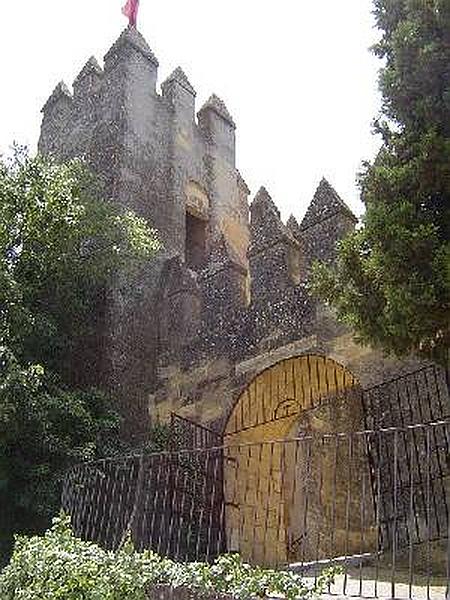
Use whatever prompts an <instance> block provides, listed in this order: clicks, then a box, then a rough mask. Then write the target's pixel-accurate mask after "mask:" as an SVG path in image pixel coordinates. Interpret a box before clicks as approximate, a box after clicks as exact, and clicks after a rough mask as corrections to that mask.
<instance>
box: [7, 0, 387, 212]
mask: <svg viewBox="0 0 450 600" xmlns="http://www.w3.org/2000/svg"><path fill="white" fill-rule="evenodd" d="M124 1H125V0H39V1H38V0H21V2H18V1H17V0H15V1H12V2H6V1H5V2H2V10H1V25H0V28H1V34H0V57H1V58H0V60H1V82H2V87H1V92H0V151H1V152H5V151H7V150H8V147H9V146H10V144H11V142H12V141H13V140H16V141H17V142H19V143H23V144H27V145H29V146H30V147H31V149H32V150H34V149H35V147H36V143H37V138H38V134H39V126H40V120H41V115H40V109H41V107H42V105H43V104H44V102H45V100H46V98H47V97H48V96H49V94H50V92H51V91H52V89H53V88H54V87H55V85H56V84H57V83H58V81H59V80H61V79H64V80H65V81H66V83H68V84H71V82H72V81H73V79H74V78H75V76H76V75H77V73H78V72H79V71H80V69H81V67H82V66H83V64H84V63H85V61H86V60H87V59H88V58H89V56H91V55H92V54H93V55H95V56H96V57H97V58H98V59H99V61H102V58H103V56H104V54H105V53H106V51H107V49H108V48H109V47H110V45H111V44H112V42H113V41H114V40H115V39H116V38H117V37H118V35H119V34H120V32H121V30H122V28H123V27H125V26H126V20H125V18H124V17H123V16H122V15H121V6H122V4H124ZM371 3H372V2H371V0H340V1H337V0H277V1H274V0H227V1H226V2H217V1H214V0H190V1H189V0H141V10H140V16H139V29H140V30H141V32H142V33H143V35H144V36H145V38H146V39H147V41H148V42H149V44H150V46H151V48H152V49H153V51H154V53H155V54H156V56H157V57H158V59H159V61H160V76H159V81H160V83H161V82H162V81H163V80H164V78H165V77H166V76H167V75H168V74H169V73H170V72H171V71H172V70H173V69H174V68H175V67H176V66H178V65H180V66H181V67H182V68H183V69H184V70H185V72H186V73H187V75H188V77H189V78H190V81H191V83H192V84H193V86H194V87H195V88H196V90H197V102H198V104H197V108H200V106H201V104H202V103H203V102H204V101H205V100H206V99H207V97H208V96H209V95H210V93H211V92H215V93H217V94H218V95H219V96H221V97H222V99H223V100H224V101H225V103H226V104H227V106H228V108H229V110H230V112H231V113H232V115H233V117H234V119H235V121H236V123H237V127H238V130H237V136H238V138H237V141H238V147H237V151H238V155H237V156H238V168H239V169H240V171H241V172H242V174H243V176H244V178H245V179H246V181H247V183H248V185H249V186H250V188H251V190H252V195H253V194H254V193H256V191H257V190H258V188H259V187H260V186H261V185H265V186H266V187H267V188H268V190H269V191H270V192H271V194H272V196H273V198H274V200H275V201H276V203H277V204H278V206H279V207H280V209H281V211H282V215H283V217H284V218H287V217H288V216H289V214H290V213H293V214H294V215H296V216H297V217H301V216H302V214H303V213H304V211H305V209H306V206H307V204H308V202H309V201H310V199H311V197H312V195H313V192H314V189H315V187H316V186H317V184H318V183H319V181H320V179H321V177H322V176H325V177H327V178H328V179H329V180H330V182H331V183H332V184H333V185H334V186H335V188H336V189H337V191H338V192H339V193H340V195H341V196H342V197H343V198H344V200H346V201H347V202H348V204H349V205H350V206H351V208H352V209H353V210H354V211H355V212H356V213H357V214H360V213H361V210H362V209H361V204H360V202H359V199H358V190H357V188H356V185H355V176H356V173H357V171H358V169H359V166H360V164H361V161H362V160H363V159H368V158H369V159H370V158H372V157H373V156H374V153H375V152H376V149H377V147H378V140H377V138H375V137H374V136H373V135H372V134H371V121H372V119H373V117H374V116H375V115H376V114H377V111H378V110H379V96H378V93H377V83H376V81H377V70H378V68H379V64H378V62H377V60H376V59H375V58H374V57H373V56H372V55H371V54H370V52H369V50H368V49H369V46H370V45H371V44H372V43H373V42H374V41H375V40H376V39H377V35H378V34H377V32H376V31H375V30H374V29H373V20H372V16H371V12H370V11H371Z"/></svg>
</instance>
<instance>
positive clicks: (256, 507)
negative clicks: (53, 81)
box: [39, 27, 450, 564]
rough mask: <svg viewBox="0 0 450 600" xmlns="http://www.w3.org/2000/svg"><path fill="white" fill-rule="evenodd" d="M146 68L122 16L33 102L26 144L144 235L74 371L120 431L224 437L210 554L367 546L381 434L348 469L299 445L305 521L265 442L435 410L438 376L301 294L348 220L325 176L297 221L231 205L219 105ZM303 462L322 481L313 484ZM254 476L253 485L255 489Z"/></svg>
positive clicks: (240, 193) (255, 555)
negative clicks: (365, 341) (220, 548)
mask: <svg viewBox="0 0 450 600" xmlns="http://www.w3.org/2000/svg"><path fill="white" fill-rule="evenodd" d="M157 73H158V60H157V59H156V57H155V55H154V54H153V52H152V50H151V49H150V47H149V46H148V44H147V43H146V41H145V40H144V38H143V37H142V36H141V34H140V33H139V32H138V31H137V30H136V28H134V27H128V28H127V29H126V30H125V31H123V33H122V34H121V35H120V37H119V38H118V40H117V41H116V42H115V43H114V44H113V46H112V47H111V49H110V50H109V51H108V52H107V54H106V56H105V61H104V67H103V69H102V68H101V67H100V66H99V64H98V63H97V61H96V60H95V59H94V58H91V59H90V60H89V61H88V62H87V63H86V65H85V66H84V67H83V69H82V70H81V72H80V74H79V75H78V76H77V78H76V79H75V81H74V83H73V94H72V93H71V92H70V91H69V89H68V88H67V87H66V86H65V85H64V84H63V83H60V84H59V85H58V86H57V87H56V89H55V90H54V92H53V93H52V95H51V96H50V98H49V99H48V101H47V102H46V104H45V106H44V108H43V123H42V130H41V137H40V141H39V150H40V152H42V153H45V154H48V153H50V154H53V155H54V156H56V157H57V158H58V159H65V158H70V157H76V156H82V157H85V159H86V160H87V162H88V164H89V165H90V166H91V167H92V169H93V171H94V172H95V173H96V175H97V176H98V178H99V182H100V186H101V190H102V194H103V196H104V197H106V198H110V199H112V201H114V202H116V203H119V204H120V205H121V206H123V207H124V208H130V209H133V210H134V211H135V212H136V213H137V214H139V215H141V216H142V217H144V218H145V219H146V220H147V221H148V222H149V223H150V224H151V225H152V226H153V227H154V228H155V229H157V231H158V235H159V238H160V240H161V242H162V250H161V251H160V252H159V253H158V255H157V256H156V257H155V258H154V259H152V260H151V261H149V263H148V265H147V267H146V268H143V269H142V270H141V271H140V272H139V273H138V274H135V275H134V276H133V278H132V279H129V278H128V279H126V280H124V281H121V280H117V279H116V280H115V281H113V282H112V283H111V287H110V289H109V290H107V292H106V293H105V297H104V298H101V299H99V306H98V307H96V310H98V321H99V324H98V332H97V334H96V335H95V336H94V338H93V339H92V340H86V341H85V342H86V343H85V345H84V346H83V348H82V349H81V350H80V352H79V356H76V357H74V364H75V365H76V369H75V370H76V371H77V373H76V375H75V377H77V381H78V383H79V384H82V385H83V384H96V383H97V384H98V383H101V384H102V385H105V386H107V387H109V388H110V389H112V390H113V391H114V392H115V394H116V396H118V397H119V399H120V401H121V403H122V406H121V408H122V412H123V415H124V417H125V420H126V425H125V430H126V433H127V434H128V435H129V436H130V437H132V438H134V439H135V440H138V441H139V440H142V439H145V434H146V432H148V426H149V424H150V423H151V422H152V421H154V420H161V421H166V422H167V421H168V420H169V419H170V418H171V416H172V415H173V414H176V415H177V416H178V417H181V418H182V419H186V421H185V422H187V423H195V424H198V425H197V426H199V425H201V426H203V427H205V426H206V427H207V429H202V431H204V432H207V434H208V435H210V434H214V435H217V438H215V439H214V440H213V443H223V444H224V446H225V447H226V450H225V451H224V452H225V454H224V456H225V457H226V460H224V463H223V472H222V477H223V492H222V491H221V494H222V493H223V500H224V506H225V509H224V510H225V523H226V525H225V527H226V539H227V542H226V547H227V549H228V550H234V551H240V552H241V553H242V554H243V556H245V557H246V558H252V560H255V561H257V562H262V563H264V562H265V563H268V564H277V562H279V561H280V560H281V561H282V562H286V561H287V560H299V557H300V556H302V557H303V558H302V560H303V559H304V558H305V556H306V557H307V559H316V558H317V557H318V556H320V557H322V556H328V554H327V552H329V550H327V549H326V548H325V547H323V548H322V547H320V548H319V546H318V545H317V544H316V545H314V544H315V542H314V541H313V538H315V537H317V538H318V537H319V533H320V532H325V533H326V535H325V538H327V536H329V535H331V537H332V538H334V539H335V544H336V545H335V549H334V552H335V554H332V555H333V556H334V555H343V554H344V553H345V555H347V554H348V552H350V553H360V552H362V551H369V550H370V548H373V547H375V548H377V549H378V546H377V543H378V537H377V535H378V533H377V530H376V529H375V528H374V524H373V516H372V517H371V519H369V520H368V521H367V524H365V525H364V531H363V530H362V529H361V527H362V525H361V517H360V512H361V510H362V509H361V507H363V511H364V510H366V500H367V498H366V499H365V495H364V492H361V481H366V480H369V478H370V473H371V470H370V469H372V470H373V465H374V464H375V465H378V470H379V472H381V471H382V472H383V473H384V472H388V471H389V468H390V467H389V464H390V462H389V461H390V458H389V457H390V455H391V449H390V447H388V446H387V447H386V448H387V449H386V451H384V452H383V453H380V455H379V456H378V455H376V452H375V454H373V453H372V458H371V462H370V461H369V459H368V458H367V452H366V451H364V452H362V453H361V455H360V456H353V459H352V468H353V469H354V472H355V474H356V475H355V477H352V479H351V483H349V481H350V480H349V474H350V470H349V469H350V467H349V462H348V456H347V454H346V452H348V451H347V449H346V448H341V449H340V450H339V452H338V450H337V442H336V451H335V453H334V454H333V452H332V450H330V448H328V449H324V447H319V446H318V447H317V448H316V450H317V457H316V459H315V462H314V464H313V468H312V471H314V472H313V474H312V475H311V476H310V479H309V480H308V483H307V485H308V486H309V487H310V488H311V490H312V491H311V494H310V499H309V504H308V506H309V509H308V510H309V516H308V519H309V521H308V528H309V534H308V535H307V532H306V530H305V524H304V523H303V521H304V520H305V519H306V512H307V509H306V508H305V511H306V512H305V513H304V517H302V514H303V513H302V509H301V506H302V502H303V500H302V497H301V494H300V492H301V489H300V488H298V489H297V479H302V477H301V472H302V471H301V468H303V467H301V465H302V464H303V463H301V461H300V460H299V459H298V457H297V451H295V457H294V456H293V455H292V451H291V452H290V453H289V452H288V451H287V450H286V447H282V446H281V445H280V444H278V445H275V446H274V444H273V442H272V440H277V441H283V440H284V441H286V443H287V442H289V441H292V440H296V443H297V440H298V439H301V438H302V435H303V434H305V433H324V432H325V433H336V432H339V433H343V434H345V433H348V432H357V431H361V430H364V429H379V428H380V427H392V426H394V427H395V426H402V427H403V426H405V425H409V424H413V423H418V422H427V421H433V420H439V419H443V418H448V416H449V412H450V411H449V406H450V403H449V401H448V391H447V387H446V384H445V377H444V373H443V372H442V371H439V370H438V371H435V370H433V371H430V373H431V375H432V377H431V376H429V375H430V373H429V372H428V371H427V369H428V368H430V369H435V367H431V366H430V367H428V366H427V365H426V364H424V363H423V362H419V361H417V360H415V359H414V358H411V359H410V360H405V361H401V362H400V361H397V360H393V359H388V358H386V357H383V356H382V355H381V354H380V353H379V352H377V351H375V350H373V349H371V348H367V347H364V348H363V347H360V346H358V345H357V344H356V343H355V342H354V341H353V338H352V334H351V332H350V331H349V330H347V329H346V328H345V327H343V326H341V325H339V324H338V323H337V321H336V320H335V318H334V316H333V314H332V313H331V312H330V311H329V310H328V309H327V308H326V307H325V306H323V305H321V304H320V303H318V302H317V301H316V300H314V299H313V298H312V297H311V295H310V294H309V293H308V288H307V279H308V272H309V270H310V266H311V264H312V262H313V261H314V260H315V259H320V260H324V261H332V260H333V258H334V256H335V247H336V242H337V241H338V240H339V239H341V238H342V237H343V236H344V235H345V234H347V233H348V232H350V231H351V230H352V229H353V228H354V227H355V225H356V223H357V219H356V218H355V216H354V215H353V214H352V212H351V211H350V210H349V208H348V207H347V206H346V204H345V203H344V202H343V201H342V200H341V198H340V197H339V195H338V194H337V193H336V191H335V190H334V189H333V188H332V187H331V185H330V184H329V183H328V182H327V181H326V180H322V181H321V182H320V185H319V187H318V189H317V191H316V193H315V195H314V198H313V199H312V202H311V204H310V206H309V207H308V209H307V211H306V214H305V215H304V217H303V219H302V220H301V221H300V222H298V221H297V220H296V219H295V218H294V217H290V219H289V220H288V222H287V223H286V224H285V223H283V221H282V220H281V218H280V213H279V211H278V209H277V207H276V204H275V203H274V201H273V200H272V198H271V197H270V194H269V193H268V191H267V190H266V189H265V188H263V187H262V188H261V189H260V190H259V192H258V193H257V194H256V196H255V198H254V199H253V201H252V202H251V204H250V206H249V200H248V198H249V194H250V192H249V189H248V187H247V185H246V184H245V181H244V179H243V177H242V176H241V174H240V173H239V171H238V170H237V168H236V161H235V145H236V126H235V123H234V121H233V118H232V116H231V115H230V113H229V112H228V110H227V108H226V106H225V104H224V103H223V102H222V100H220V99H219V98H218V97H217V96H215V95H212V96H211V97H210V98H209V100H208V101H207V102H206V103H205V104H204V105H203V106H202V107H201V108H200V110H199V111H198V113H197V116H196V113H195V110H196V107H195V96H196V94H195V89H194V88H193V86H192V85H191V83H190V82H189V80H188V78H187V77H186V75H185V74H184V72H183V71H182V70H181V69H180V68H177V69H176V70H175V71H174V72H173V73H172V74H171V75H170V76H169V77H168V78H167V79H166V81H164V82H163V83H162V84H161V91H160V92H158V91H157ZM435 372H437V373H438V374H437V376H435ZM409 377H412V379H408V378H409ZM394 380H395V381H394ZM392 381H394V383H393V384H392V385H391V383H390V382H392ZM398 382H400V383H398ZM318 437H320V436H318ZM350 437H351V436H350ZM217 440H219V442H218V441H217ZM210 441H211V440H210ZM267 441H271V452H270V456H266V455H265V454H264V452H263V449H262V448H263V447H262V446H260V451H259V457H258V456H257V454H258V453H257V452H254V453H253V454H252V453H251V451H250V450H249V451H248V452H245V451H244V452H241V451H240V450H239V449H240V448H242V447H244V448H245V447H249V446H248V444H254V443H258V444H259V443H264V442H267ZM243 444H244V446H242V445H243ZM245 445H247V446H245ZM266 449H267V448H266ZM372 450H373V449H372ZM263 454H264V455H263ZM422 459H423V456H422ZM400 460H401V462H402V469H403V470H404V471H405V472H406V473H409V471H408V469H407V468H406V469H405V468H404V466H405V465H404V462H405V461H406V458H405V457H402V458H401V459H400ZM303 462H304V461H303ZM303 466H304V465H303ZM221 468H222V467H221ZM439 468H440V467H439ZM319 473H326V474H327V477H328V478H330V477H331V478H334V483H333V484H331V483H330V485H329V486H328V487H326V486H323V485H322V484H321V483H320V482H321V481H322V476H321V475H320V476H319ZM446 473H447V472H446ZM216 474H217V473H216ZM149 477H150V476H149ZM440 477H441V479H442V477H443V475H442V473H441V475H440ZM441 479H439V481H441ZM150 481H153V480H152V479H151V477H150ZM256 481H260V482H266V484H267V487H266V488H264V489H267V492H262V491H261V490H260V489H259V484H258V486H256V483H255V482H256ZM408 481H409V479H408ZM269 482H270V485H269ZM130 485H132V484H131V483H130ZM386 485H387V484H386ZM255 486H256V487H257V489H256V488H255ZM363 487H364V484H363ZM249 488H250V492H251V493H250V494H249V493H248V492H249ZM258 489H259V492H258ZM302 489H303V491H304V488H302ZM333 489H334V490H337V491H338V497H339V499H340V500H342V498H345V497H346V495H348V494H350V497H352V498H353V499H352V501H351V503H350V502H348V503H345V502H344V503H342V502H341V503H340V504H339V505H338V508H337V509H335V508H334V509H332V508H330V507H332V506H334V505H335V501H334V496H333V491H332V490H333ZM408 489H409V488H408ZM317 490H319V491H317ZM152 493H153V492H152ZM383 493H384V492H383ZM439 493H440V495H439V494H438V495H437V497H439V498H440V499H441V501H440V504H439V506H441V507H445V506H446V502H445V498H444V496H442V494H443V492H442V490H441V492H439ZM361 494H363V495H362V496H361ZM389 494H390V492H389V490H388V492H387V493H386V494H385V495H386V498H385V497H384V496H383V502H384V505H383V506H384V508H383V511H384V512H383V514H384V513H385V516H386V515H387V516H386V519H387V521H386V522H388V517H389V514H390V513H389V510H390V508H389V507H390V506H391V505H392V504H393V502H392V498H391V496H390V495H389ZM442 498H444V499H442ZM194 500H195V502H197V498H195V499H194ZM112 502H113V500H112V499H109V500H108V501H107V502H106V503H107V504H108V505H109V504H111V503H112ZM183 506H184V500H183ZM141 508H142V507H141ZM439 510H441V509H439ZM164 511H166V512H167V510H166V508H164V510H163V512H162V513H161V514H165V513H164ZM371 511H372V513H373V507H372V508H371V507H369V505H368V506H367V511H366V512H367V514H369V513H370V512H371ZM437 512H439V511H437ZM441 512H442V514H444V512H445V511H444V508H442V511H441ZM100 513H101V510H100ZM100 513H99V514H100ZM250 513H251V515H252V516H251V518H249V519H244V521H243V520H242V515H243V514H245V515H247V514H250ZM349 515H351V518H350V516H349ZM336 518H337V519H338V521H339V523H341V525H337V524H336ZM442 518H444V517H442ZM243 522H245V524H243ZM281 523H284V524H285V526H284V527H281V526H280V524H281ZM345 523H346V524H345ZM362 531H363V533H364V536H363V537H364V546H362V545H361V544H362V542H361V539H362V538H361V532H362ZM255 532H256V538H255ZM311 532H312V533H311ZM317 532H318V533H317ZM316 534H317V535H316ZM258 536H259V537H258ZM325 538H324V539H325ZM255 539H256V540H259V541H258V542H257V543H255ZM327 539H328V538H327ZM297 545H298V547H297ZM377 551H378V550H377ZM442 555H443V556H444V553H442Z"/></svg>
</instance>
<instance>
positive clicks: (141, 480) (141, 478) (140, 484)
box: [119, 451, 144, 548]
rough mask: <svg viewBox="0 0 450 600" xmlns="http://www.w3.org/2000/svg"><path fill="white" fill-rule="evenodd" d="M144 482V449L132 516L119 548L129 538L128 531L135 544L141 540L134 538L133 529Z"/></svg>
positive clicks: (140, 460) (140, 458)
mask: <svg viewBox="0 0 450 600" xmlns="http://www.w3.org/2000/svg"><path fill="white" fill-rule="evenodd" d="M143 484H144V452H143V451H142V454H141V455H140V457H139V470H138V479H137V483H136V491H135V494H134V502H133V509H132V511H131V513H130V518H129V519H128V524H127V526H126V527H125V529H124V531H123V535H122V540H121V542H120V544H119V548H122V547H123V545H124V543H125V541H126V539H127V535H128V533H129V534H130V536H131V539H132V541H133V543H134V544H137V543H138V542H139V540H137V539H136V540H134V539H133V530H134V528H135V525H136V523H135V521H136V515H137V513H138V508H139V504H140V503H141V496H142V488H143Z"/></svg>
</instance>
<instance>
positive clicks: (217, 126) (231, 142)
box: [198, 94, 236, 167]
mask: <svg viewBox="0 0 450 600" xmlns="http://www.w3.org/2000/svg"><path fill="white" fill-rule="evenodd" d="M198 123H199V126H200V128H201V130H202V132H203V135H204V136H205V138H206V139H207V140H208V142H209V143H210V144H211V145H213V146H215V147H216V148H217V151H218V153H220V156H222V157H223V158H224V159H226V160H227V161H228V162H229V164H230V165H232V166H233V167H234V166H235V162H236V135H235V130H236V124H235V122H234V120H233V117H232V116H231V115H230V113H229V111H228V109H227V107H226V106H225V103H224V102H223V100H221V99H220V98H219V97H218V96H216V95H215V94H212V96H210V98H209V99H208V100H207V101H206V102H205V104H204V105H203V106H202V108H201V109H200V110H199V112H198Z"/></svg>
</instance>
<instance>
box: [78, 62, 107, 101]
mask: <svg viewBox="0 0 450 600" xmlns="http://www.w3.org/2000/svg"><path fill="white" fill-rule="evenodd" d="M102 79H103V70H102V68H101V67H100V65H99V64H98V62H97V59H96V58H95V56H91V57H90V59H89V60H88V61H87V63H86V64H85V65H84V67H83V68H82V69H81V71H80V72H79V73H78V75H77V77H76V78H75V80H74V82H73V93H74V96H75V98H79V99H81V100H82V99H85V98H89V97H92V96H94V95H95V94H98V92H99V91H100V87H101V84H102Z"/></svg>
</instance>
